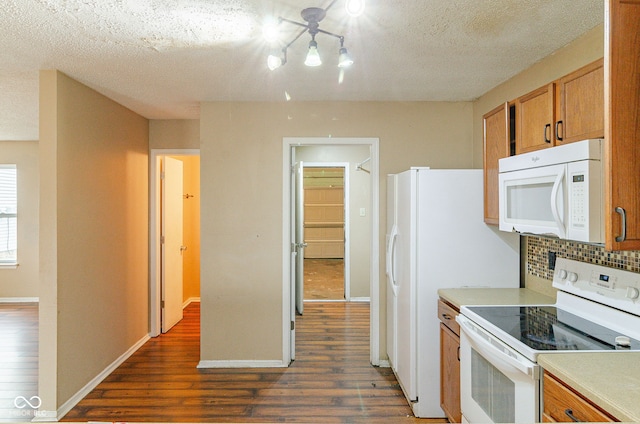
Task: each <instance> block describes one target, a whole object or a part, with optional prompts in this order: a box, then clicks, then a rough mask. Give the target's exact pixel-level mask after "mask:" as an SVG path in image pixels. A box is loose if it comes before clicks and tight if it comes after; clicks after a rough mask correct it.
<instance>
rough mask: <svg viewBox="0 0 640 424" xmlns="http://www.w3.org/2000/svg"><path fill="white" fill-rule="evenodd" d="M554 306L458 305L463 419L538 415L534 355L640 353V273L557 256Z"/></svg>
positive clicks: (521, 419)
mask: <svg viewBox="0 0 640 424" xmlns="http://www.w3.org/2000/svg"><path fill="white" fill-rule="evenodd" d="M553 287H555V288H557V289H558V290H559V291H558V294H557V301H556V303H555V304H554V305H527V306H523V305H502V306H462V307H461V308H460V313H461V314H460V315H459V316H458V318H457V320H458V322H459V323H460V329H461V332H460V377H461V407H462V414H463V421H465V422H471V423H474V422H483V423H488V422H509V423H532V422H539V421H540V418H541V390H542V383H541V375H542V372H541V369H540V366H539V365H538V364H537V356H538V354H539V353H570V352H585V351H592V352H611V353H612V354H615V353H616V352H629V351H640V274H638V273H633V272H628V271H623V270H620V269H614V268H608V267H603V266H599V265H593V264H588V263H584V262H577V261H573V260H569V259H564V258H558V259H557V261H556V266H555V271H554V278H553Z"/></svg>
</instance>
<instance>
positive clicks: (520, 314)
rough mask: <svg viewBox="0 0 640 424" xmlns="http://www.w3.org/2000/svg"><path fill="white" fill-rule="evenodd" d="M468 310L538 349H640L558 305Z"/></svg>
mask: <svg viewBox="0 0 640 424" xmlns="http://www.w3.org/2000/svg"><path fill="white" fill-rule="evenodd" d="M466 309H467V310H469V311H470V312H471V313H473V314H475V315H477V316H478V317H480V318H481V319H483V320H485V321H486V322H488V323H489V324H491V325H493V326H495V327H497V328H498V329H500V330H501V331H503V332H505V333H507V334H508V335H510V336H511V337H513V338H514V339H515V340H517V341H519V342H521V343H523V344H525V345H526V346H527V347H528V348H529V349H532V350H535V351H543V352H553V351H563V352H564V351H627V352H628V351H639V350H640V341H639V340H636V339H634V338H631V337H628V336H627V335H625V334H621V333H619V332H617V331H614V330H611V329H608V328H606V327H603V326H601V325H598V324H596V323H594V322H592V321H589V320H588V319H585V318H581V317H579V316H577V315H574V314H572V313H570V312H567V311H564V310H562V309H559V308H557V307H556V306H547V305H545V306H468V307H466ZM488 330H489V331H491V330H490V329H488ZM496 336H498V335H497V334H496ZM498 337H499V336H498Z"/></svg>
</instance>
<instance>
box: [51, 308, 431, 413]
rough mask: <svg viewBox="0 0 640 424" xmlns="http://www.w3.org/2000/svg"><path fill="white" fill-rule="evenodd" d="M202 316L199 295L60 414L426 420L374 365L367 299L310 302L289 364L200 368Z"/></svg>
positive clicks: (386, 370)
mask: <svg viewBox="0 0 640 424" xmlns="http://www.w3.org/2000/svg"><path fill="white" fill-rule="evenodd" d="M199 317H200V310H199V304H198V303H192V304H191V305H189V306H188V307H187V308H186V309H185V318H184V319H183V320H182V322H180V323H179V324H178V325H176V326H175V327H174V328H173V329H172V330H171V331H170V332H169V333H167V334H165V335H163V336H161V337H158V338H155V339H152V340H150V341H149V342H147V343H146V344H145V345H144V346H143V347H142V348H141V349H139V350H138V351H137V352H136V353H135V354H134V355H133V356H132V357H131V358H129V359H128V360H127V361H126V362H125V363H123V364H122V365H121V366H120V367H119V368H118V369H117V370H115V371H114V372H113V373H112V374H111V375H110V376H109V377H107V378H106V379H105V380H104V381H103V382H102V383H101V384H99V385H98V386H97V388H96V389H94V390H93V391H92V392H91V393H90V394H89V395H88V396H87V397H86V398H85V399H83V400H82V401H81V402H80V403H79V404H78V405H77V406H76V407H75V408H73V409H72V410H71V411H70V412H69V413H68V414H67V415H66V416H65V417H64V419H63V421H107V422H113V421H164V422H196V421H197V422H314V423H347V422H349V423H357V422H367V423H372V422H380V423H382V422H384V423H388V422H394V423H397V422H407V423H410V422H428V420H419V419H416V418H414V417H413V416H412V415H411V409H410V408H409V406H408V404H407V402H406V400H405V398H404V396H403V395H402V392H401V390H400V388H399V386H398V384H397V382H396V380H395V378H394V376H393V373H392V372H391V370H390V369H389V368H376V367H372V366H371V365H370V364H369V305H368V304H367V303H344V302H329V303H322V302H311V303H308V304H307V305H306V307H305V314H304V316H302V317H299V318H298V321H297V327H298V330H297V331H296V336H297V345H296V352H297V353H296V355H297V359H296V360H295V361H294V362H293V364H292V365H291V366H290V367H289V368H262V369H255V368H254V369H197V368H196V365H197V363H198V358H199V340H200V337H199Z"/></svg>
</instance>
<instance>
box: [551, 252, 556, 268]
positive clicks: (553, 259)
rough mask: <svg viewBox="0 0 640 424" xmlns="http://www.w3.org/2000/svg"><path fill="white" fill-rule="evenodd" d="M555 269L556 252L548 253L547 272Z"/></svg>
mask: <svg viewBox="0 0 640 424" xmlns="http://www.w3.org/2000/svg"><path fill="white" fill-rule="evenodd" d="M554 269H556V252H549V270H551V271H553V270H554Z"/></svg>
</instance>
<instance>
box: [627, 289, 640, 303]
mask: <svg viewBox="0 0 640 424" xmlns="http://www.w3.org/2000/svg"><path fill="white" fill-rule="evenodd" d="M627 297H628V298H629V299H632V300H635V299H637V298H638V297H640V290H638V289H637V288H635V287H627Z"/></svg>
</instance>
